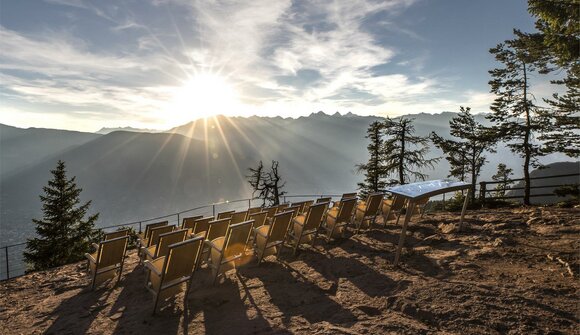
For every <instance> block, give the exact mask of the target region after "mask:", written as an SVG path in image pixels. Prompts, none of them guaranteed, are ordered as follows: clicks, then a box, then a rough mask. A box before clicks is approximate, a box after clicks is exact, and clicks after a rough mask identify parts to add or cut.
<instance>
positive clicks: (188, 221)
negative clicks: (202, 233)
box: [181, 215, 203, 231]
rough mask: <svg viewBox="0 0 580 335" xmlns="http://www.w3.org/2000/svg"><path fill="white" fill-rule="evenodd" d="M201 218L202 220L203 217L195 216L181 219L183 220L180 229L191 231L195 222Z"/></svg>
mask: <svg viewBox="0 0 580 335" xmlns="http://www.w3.org/2000/svg"><path fill="white" fill-rule="evenodd" d="M201 218H203V215H196V216H190V217H187V218H183V220H182V221H181V229H190V230H191V231H193V226H194V224H195V221H196V220H199V219H201Z"/></svg>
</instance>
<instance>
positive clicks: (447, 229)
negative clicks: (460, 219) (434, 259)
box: [437, 223, 457, 234]
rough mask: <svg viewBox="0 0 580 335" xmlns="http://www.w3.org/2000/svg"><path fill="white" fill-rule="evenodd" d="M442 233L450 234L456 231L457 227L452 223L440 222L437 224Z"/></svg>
mask: <svg viewBox="0 0 580 335" xmlns="http://www.w3.org/2000/svg"><path fill="white" fill-rule="evenodd" d="M437 228H439V230H441V232H442V233H443V234H451V233H455V232H456V231H457V227H456V226H455V225H454V224H453V223H441V224H439V226H437Z"/></svg>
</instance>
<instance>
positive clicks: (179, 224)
mask: <svg viewBox="0 0 580 335" xmlns="http://www.w3.org/2000/svg"><path fill="white" fill-rule="evenodd" d="M177 226H178V227H180V226H181V225H180V224H179V213H177Z"/></svg>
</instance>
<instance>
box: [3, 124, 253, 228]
mask: <svg viewBox="0 0 580 335" xmlns="http://www.w3.org/2000/svg"><path fill="white" fill-rule="evenodd" d="M58 159H62V160H64V161H65V162H66V164H67V171H68V175H69V176H73V175H75V176H77V180H76V181H77V183H78V185H79V186H81V187H82V188H83V192H82V198H83V199H85V200H86V199H92V200H93V206H92V208H93V209H94V210H95V211H98V212H100V213H101V219H100V220H99V222H100V224H101V225H112V224H118V223H122V222H123V221H126V220H132V219H138V218H145V217H151V216H156V215H162V214H165V213H171V212H175V211H178V210H182V209H184V208H191V207H194V206H196V205H199V204H206V203H208V202H212V201H218V200H220V199H232V198H237V197H241V196H242V195H246V194H248V190H247V186H246V183H245V181H244V180H243V175H244V173H245V172H244V171H242V170H243V169H244V168H245V166H247V165H248V164H250V160H249V158H248V157H244V156H243V155H240V154H238V153H236V152H233V151H232V152H231V155H230V153H228V152H227V150H226V149H225V148H224V147H222V146H220V145H214V146H212V148H210V150H209V151H208V154H207V155H206V149H205V145H204V143H203V142H200V141H198V140H192V139H190V138H187V137H185V136H182V135H178V134H148V133H130V132H114V133H111V134H108V135H104V136H102V137H100V138H98V139H96V140H93V141H91V142H89V143H86V144H84V145H81V146H79V147H77V148H74V149H72V150H69V151H66V152H64V153H62V154H60V155H58V156H57V157H54V158H51V159H47V160H44V161H43V162H42V163H40V164H37V165H36V166H34V167H32V168H28V169H25V170H23V171H21V172H20V173H18V174H16V175H14V176H13V177H11V178H9V179H7V180H6V181H5V182H4V183H3V184H2V185H1V186H2V217H1V221H2V227H4V228H7V227H8V226H10V227H11V228H13V226H15V225H16V226H18V227H19V228H18V229H22V230H24V231H29V232H31V231H32V224H31V223H30V219H31V218H32V217H37V216H38V215H40V206H41V204H40V201H39V200H38V195H39V194H40V193H41V192H42V187H43V186H44V185H46V183H47V181H48V180H49V179H50V172H49V171H50V170H51V169H53V168H54V167H55V166H56V161H57V160H58ZM234 162H235V163H234ZM4 228H3V229H2V230H3V233H2V235H5V234H6V230H7V229H4ZM20 233H22V232H19V234H20ZM3 238H5V236H4V237H3Z"/></svg>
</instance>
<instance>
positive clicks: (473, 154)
mask: <svg viewBox="0 0 580 335" xmlns="http://www.w3.org/2000/svg"><path fill="white" fill-rule="evenodd" d="M470 111H471V109H470V108H469V107H467V108H464V107H463V106H461V107H460V113H459V114H458V115H457V116H456V117H454V118H452V119H451V120H450V121H449V127H450V133H451V136H453V137H456V138H458V139H459V140H457V141H456V140H450V139H444V138H442V137H441V136H439V135H437V134H436V133H434V132H432V133H431V140H432V141H433V143H434V144H435V145H436V146H437V147H438V148H440V149H441V150H442V151H443V153H444V154H445V156H446V157H445V158H446V159H447V161H448V162H449V165H450V168H451V170H450V171H449V172H450V173H449V175H450V176H452V177H456V178H459V180H461V181H465V179H466V175H468V174H469V176H470V181H471V202H472V203H473V202H474V201H475V186H476V185H477V177H479V173H480V171H481V167H482V166H483V165H484V164H485V158H486V157H485V156H484V153H485V152H486V151H490V152H493V151H494V150H493V145H494V143H493V140H492V138H491V137H490V136H489V130H488V129H486V128H485V127H484V126H483V125H481V124H479V123H478V122H477V121H475V118H474V117H473V115H471V113H470Z"/></svg>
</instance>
